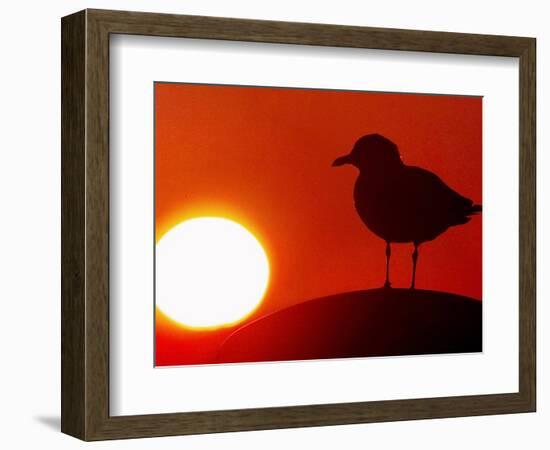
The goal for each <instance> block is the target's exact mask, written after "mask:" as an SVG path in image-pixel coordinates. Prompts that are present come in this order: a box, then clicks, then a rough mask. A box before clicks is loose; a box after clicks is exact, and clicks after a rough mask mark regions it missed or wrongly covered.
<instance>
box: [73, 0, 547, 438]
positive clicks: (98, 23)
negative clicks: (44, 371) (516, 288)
mask: <svg viewBox="0 0 550 450" xmlns="http://www.w3.org/2000/svg"><path fill="white" fill-rule="evenodd" d="M110 33H123V34H143V35H147V36H176V37H178V36H179V37H187V38H207V39H229V40H244V41H255V42H280V43H287V44H307V45H322V46H325V45H334V43H335V42H336V45H338V46H343V47H348V46H349V47H359V48H387V49H392V50H413V51H428V52H435V53H465V54H480V55H487V56H495V55H499V56H514V57H518V56H519V57H520V105H519V112H520V180H521V183H520V199H521V202H522V203H521V204H520V267H519V269H520V314H519V315H520V317H519V320H520V336H519V338H520V355H519V358H520V360H519V363H520V364H519V367H520V371H519V384H520V389H519V392H516V393H510V394H495V395H479V396H464V397H452V398H431V399H430V398H425V399H415V400H392V401H381V402H367V403H345V404H326V405H302V406H292V407H279V408H259V409H252V410H232V411H201V412H188V413H173V414H156V415H145V416H120V417H110V416H109V409H108V404H109V351H108V349H109V297H108V295H109V268H108V267H109V260H108V257H109V252H108V251H109V187H108V186H109V142H108V141H109V123H108V115H109V51H108V49H109V34H110ZM62 36H63V39H62V55H63V58H62V105H63V108H62V245H63V249H62V431H63V432H65V433H67V434H71V435H73V436H75V437H78V438H80V439H84V440H101V439H120V438H136V437H153V436H168V435H181V434H198V433H216V432H227V431H245V430H259V429H279V428H291V427H304V426H306V427H307V426H322V425H336V424H350V423H366V422H379V421H395V420H411V419H428V418H442V417H459V416H466V415H468V416H474V415H486V414H503V413H514V412H529V411H533V410H534V409H535V357H536V355H535V286H534V282H535V277H536V275H535V272H534V270H535V266H534V262H535V261H534V258H535V248H534V245H535V224H534V219H535V201H534V200H535V192H534V184H535V178H534V171H535V40H534V39H531V38H522V37H503V36H483V35H466V34H459V33H440V32H426V31H411V30H395V29H393V30H392V29H377V28H368V27H349V26H337V25H319V24H298V23H285V22H272V21H254V20H245V19H225V18H215V17H200V16H176V15H169V14H153V13H133V12H125V11H107V10H85V11H81V12H79V13H76V14H74V15H72V16H68V17H66V18H64V19H63V21H62Z"/></svg>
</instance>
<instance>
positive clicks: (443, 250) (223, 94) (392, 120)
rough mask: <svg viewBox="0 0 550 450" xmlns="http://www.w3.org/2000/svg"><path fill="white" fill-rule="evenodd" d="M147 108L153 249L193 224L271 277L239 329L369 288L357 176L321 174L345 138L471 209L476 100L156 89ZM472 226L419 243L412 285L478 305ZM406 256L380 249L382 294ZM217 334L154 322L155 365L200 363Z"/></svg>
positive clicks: (475, 180) (369, 258)
mask: <svg viewBox="0 0 550 450" xmlns="http://www.w3.org/2000/svg"><path fill="white" fill-rule="evenodd" d="M155 105H156V116H155V136H156V137H155V154H156V186H155V187H156V238H157V241H158V239H160V238H161V237H162V235H163V234H164V233H165V232H166V231H168V230H169V229H170V228H171V227H173V226H174V225H176V224H177V223H179V222H181V221H182V220H185V219H188V218H191V217H197V216H222V217H226V218H229V219H232V220H235V221H236V222H239V223H241V224H242V225H244V226H245V227H246V228H248V229H249V230H250V231H252V232H253V233H254V234H255V235H256V237H257V238H258V239H259V240H260V242H261V243H262V244H263V246H264V248H265V249H266V251H267V254H268V257H269V260H270V265H271V276H270V285H269V288H268V291H267V293H266V296H265V298H264V301H263V303H262V305H261V306H260V307H259V308H258V309H257V310H256V312H255V313H254V314H253V315H252V316H251V317H250V318H249V319H248V320H253V319H254V318H257V317H260V316H262V315H264V314H267V313H270V312H273V311H276V310H278V309H281V308H283V307H285V306H289V305H292V304H295V303H299V302H303V301H306V300H309V299H314V298H317V297H321V296H326V295H330V294H334V293H340V292H347V291H353V290H360V289H370V288H376V287H381V286H382V284H383V282H384V271H385V256H384V248H385V243H384V242H383V241H382V240H381V239H380V238H378V237H376V236H375V235H374V234H373V233H372V232H370V231H369V230H368V229H367V228H366V227H365V225H364V224H363V223H362V222H361V220H360V219H359V217H358V215H357V213H356V211H355V209H354V204H353V185H354V182H355V179H356V177H357V170H356V169H355V168H353V167H351V166H346V167H339V168H334V167H331V163H332V161H333V160H334V159H335V158H336V157H338V156H341V155H344V154H347V153H348V152H349V151H350V150H351V148H352V146H353V144H354V142H355V141H356V140H357V139H358V138H359V137H361V136H363V135H365V134H368V133H380V134H382V135H384V136H386V137H388V138H389V139H391V140H392V141H394V142H395V143H396V144H397V145H398V147H399V149H400V152H401V155H402V159H403V161H404V162H405V163H406V164H410V165H416V166H420V167H423V168H426V169H428V170H431V171H433V172H435V173H437V174H438V175H439V176H440V177H441V178H442V179H443V180H444V181H445V182H446V183H447V184H449V185H450V186H451V187H452V188H453V189H455V190H457V191H458V192H459V193H461V194H462V195H464V196H466V197H469V198H471V199H472V200H474V201H475V202H476V203H482V197H481V194H482V184H481V181H482V180H481V168H482V152H481V145H482V120H481V114H482V99H481V98H480V97H460V96H442V95H418V94H388V93H370V92H350V91H334V90H311V89H280V88H256V87H238V86H209V85H194V84H167V83H157V84H156V85H155ZM481 225H482V223H481V216H478V217H474V218H473V219H472V221H471V222H470V223H468V224H466V225H464V226H459V227H453V228H451V229H449V230H448V231H447V232H446V233H444V234H443V235H441V236H440V237H438V238H437V239H436V240H435V241H432V242H428V243H426V244H424V245H422V246H421V247H420V256H419V263H418V272H417V288H419V289H431V290H440V291H446V292H452V293H457V294H462V295H466V296H470V297H474V298H477V299H481V292H482V285H481V231H482V227H481ZM411 247H412V246H409V245H394V246H393V253H392V267H391V278H392V285H393V286H395V287H408V285H409V283H410V275H411V257H410V255H411V252H412V248H411ZM241 325H242V323H241ZM230 331H231V330H227V329H226V330H223V329H222V330H217V331H215V332H192V331H189V330H185V329H183V328H181V327H179V326H177V325H176V324H174V323H171V322H170V321H169V320H168V319H167V318H165V317H163V316H162V314H161V313H159V312H157V330H156V338H157V341H156V350H157V353H156V354H157V360H156V362H157V364H158V365H175V364H188V363H197V362H204V361H206V360H207V359H208V355H209V354H210V353H209V352H211V351H214V350H213V349H215V346H216V342H218V341H219V340H220V339H222V338H223V337H225V336H226V335H227V334H228V332H230ZM205 333H206V335H205ZM208 333H210V334H208Z"/></svg>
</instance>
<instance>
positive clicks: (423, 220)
mask: <svg viewBox="0 0 550 450" xmlns="http://www.w3.org/2000/svg"><path fill="white" fill-rule="evenodd" d="M344 164H351V165H353V166H355V167H357V168H358V169H359V177H358V178H357V181H356V182H355V189H354V193H353V196H354V200H355V209H356V210H357V213H358V214H359V217H361V219H362V220H363V222H364V223H365V225H366V226H367V227H368V228H369V229H370V230H371V231H372V232H373V233H374V234H376V235H377V236H378V237H380V238H382V239H384V240H385V241H386V281H385V283H384V287H390V286H391V284H390V274H389V272H390V270H389V269H390V256H391V244H392V243H409V242H410V243H412V244H413V245H414V251H413V253H412V262H413V271H412V280H411V289H414V287H415V281H416V263H417V261H418V247H419V245H420V244H422V243H423V242H427V241H431V240H433V239H435V238H436V237H437V236H439V235H440V234H441V233H443V232H445V231H446V230H447V229H448V228H449V227H452V226H455V225H462V224H465V223H467V222H469V221H470V216H472V215H474V214H477V213H480V212H481V205H477V204H474V202H473V201H472V200H470V199H468V198H466V197H463V196H462V195H460V194H458V193H457V192H455V191H453V190H452V189H451V188H450V187H449V186H447V185H446V184H445V183H444V182H443V181H442V180H441V178H439V177H438V176H437V175H435V174H434V173H432V172H429V171H427V170H425V169H421V168H420V167H414V166H407V165H405V164H404V163H403V161H402V160H401V156H400V154H399V150H398V148H397V145H395V144H394V143H393V142H392V141H390V140H389V139H388V138H386V137H384V136H382V135H380V134H367V135H365V136H363V137H361V138H360V139H359V140H358V141H357V142H356V143H355V145H354V147H353V149H352V151H351V153H350V154H348V155H346V156H342V157H340V158H337V159H336V160H335V161H334V162H333V163H332V165H333V166H342V165H344Z"/></svg>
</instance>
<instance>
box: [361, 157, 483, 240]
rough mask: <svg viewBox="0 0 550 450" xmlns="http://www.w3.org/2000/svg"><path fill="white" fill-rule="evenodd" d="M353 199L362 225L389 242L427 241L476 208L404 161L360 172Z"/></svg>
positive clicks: (434, 178)
mask: <svg viewBox="0 0 550 450" xmlns="http://www.w3.org/2000/svg"><path fill="white" fill-rule="evenodd" d="M354 200H355V209H356V210H357V213H358V214H359V216H360V217H361V219H362V220H363V222H364V223H365V225H367V227H368V228H369V229H370V230H371V231H372V232H373V233H374V234H376V235H377V236H379V237H380V238H382V239H384V240H385V241H386V242H390V243H393V242H396V243H407V242H411V243H416V244H421V243H423V242H427V241H431V240H433V239H435V238H436V237H437V236H439V235H440V234H441V233H443V232H445V231H446V230H447V229H448V228H449V227H451V226H454V225H461V224H464V223H467V222H468V221H469V220H470V215H472V214H474V213H475V212H479V211H480V208H478V207H477V205H474V204H473V202H472V201H471V200H469V199H467V198H465V197H463V196H461V195H460V194H458V193H456V192H455V191H453V190H452V189H451V188H450V187H448V186H447V185H446V184H445V183H444V182H443V181H442V180H441V179H440V178H439V177H438V176H437V175H435V174H433V173H431V172H428V171H427V170H424V169H421V168H419V167H414V166H407V165H405V164H402V165H399V166H397V167H396V168H393V169H392V170H388V171H384V172H377V171H372V173H370V171H367V172H366V173H363V172H361V174H360V175H359V177H358V178H357V181H356V183H355V189H354Z"/></svg>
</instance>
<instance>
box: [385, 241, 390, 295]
mask: <svg viewBox="0 0 550 450" xmlns="http://www.w3.org/2000/svg"><path fill="white" fill-rule="evenodd" d="M390 256H391V245H390V243H389V242H386V282H385V283H384V287H385V288H389V287H391V284H390Z"/></svg>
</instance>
